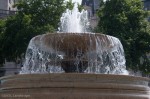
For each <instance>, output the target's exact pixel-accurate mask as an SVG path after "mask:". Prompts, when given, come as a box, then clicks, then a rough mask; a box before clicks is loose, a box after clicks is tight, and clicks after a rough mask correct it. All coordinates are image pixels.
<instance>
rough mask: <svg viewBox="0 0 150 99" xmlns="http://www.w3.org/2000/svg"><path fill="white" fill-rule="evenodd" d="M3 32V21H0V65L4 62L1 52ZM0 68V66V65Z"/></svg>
mask: <svg viewBox="0 0 150 99" xmlns="http://www.w3.org/2000/svg"><path fill="white" fill-rule="evenodd" d="M4 31H5V20H0V64H2V63H3V62H4V58H3V57H4V56H3V50H2V41H3V35H4ZM0 66H1V65H0Z"/></svg>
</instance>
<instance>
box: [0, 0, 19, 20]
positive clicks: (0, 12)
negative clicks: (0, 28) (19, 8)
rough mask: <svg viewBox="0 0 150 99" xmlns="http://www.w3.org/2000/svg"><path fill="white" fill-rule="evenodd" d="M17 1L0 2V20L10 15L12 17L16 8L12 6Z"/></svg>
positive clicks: (0, 0)
mask: <svg viewBox="0 0 150 99" xmlns="http://www.w3.org/2000/svg"><path fill="white" fill-rule="evenodd" d="M16 2H17V0H0V18H5V17H7V16H10V15H14V14H15V12H16V8H14V4H15V3H16Z"/></svg>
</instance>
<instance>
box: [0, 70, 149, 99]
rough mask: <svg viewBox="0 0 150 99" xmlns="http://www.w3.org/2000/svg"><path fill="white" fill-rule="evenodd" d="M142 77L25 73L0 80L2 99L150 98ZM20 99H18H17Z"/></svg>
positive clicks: (145, 79) (146, 84)
mask: <svg viewBox="0 0 150 99" xmlns="http://www.w3.org/2000/svg"><path fill="white" fill-rule="evenodd" d="M149 80H150V79H148V78H143V77H134V76H125V75H108V74H80V73H78V74H74V73H71V74H70V73H67V74H66V73H60V74H59V73H57V74H25V75H16V76H7V77H2V78H0V81H1V87H0V97H1V99H11V98H13V97H15V96H16V97H17V96H18V97H19V96H20V97H21V96H22V97H25V98H27V99H43V98H44V99H150V88H149V87H148V81H149ZM18 99H20V98H18Z"/></svg>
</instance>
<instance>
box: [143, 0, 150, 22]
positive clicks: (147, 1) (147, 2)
mask: <svg viewBox="0 0 150 99" xmlns="http://www.w3.org/2000/svg"><path fill="white" fill-rule="evenodd" d="M142 1H143V2H144V10H149V11H150V0H142ZM148 21H149V22H150V16H149V18H148Z"/></svg>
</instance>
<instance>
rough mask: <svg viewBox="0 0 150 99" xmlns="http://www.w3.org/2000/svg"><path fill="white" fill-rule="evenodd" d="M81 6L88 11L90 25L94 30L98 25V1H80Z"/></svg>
mask: <svg viewBox="0 0 150 99" xmlns="http://www.w3.org/2000/svg"><path fill="white" fill-rule="evenodd" d="M82 5H83V7H84V9H86V10H87V11H88V17H89V21H90V25H91V27H92V28H93V29H94V28H95V27H96V26H97V24H98V17H97V16H96V11H97V10H98V9H99V5H100V0H82Z"/></svg>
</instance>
